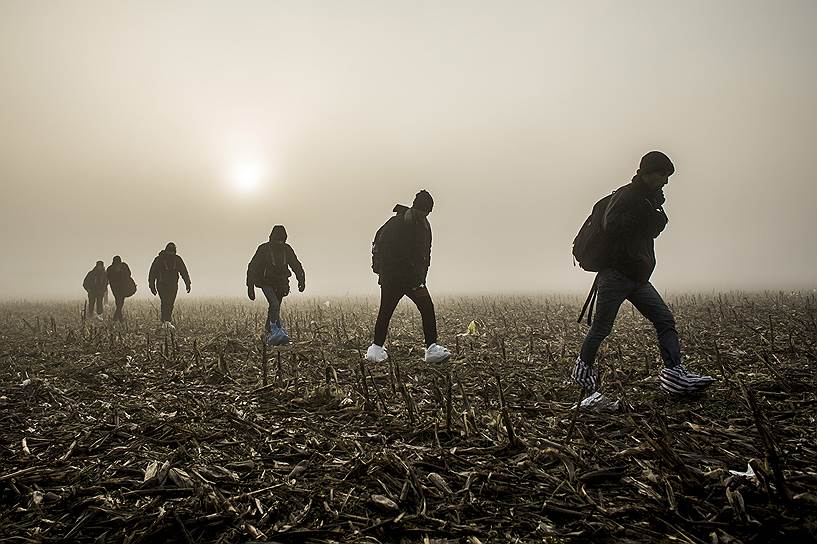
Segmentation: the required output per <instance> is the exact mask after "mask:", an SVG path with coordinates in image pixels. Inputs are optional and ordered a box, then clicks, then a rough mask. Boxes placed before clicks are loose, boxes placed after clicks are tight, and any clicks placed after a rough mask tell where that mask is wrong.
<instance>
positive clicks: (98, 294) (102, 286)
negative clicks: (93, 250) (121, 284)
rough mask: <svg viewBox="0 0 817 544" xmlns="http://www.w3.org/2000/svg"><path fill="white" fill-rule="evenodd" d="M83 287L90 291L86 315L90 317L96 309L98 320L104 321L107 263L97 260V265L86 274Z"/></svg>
mask: <svg viewBox="0 0 817 544" xmlns="http://www.w3.org/2000/svg"><path fill="white" fill-rule="evenodd" d="M82 287H83V288H84V289H85V291H86V292H87V293H88V311H87V312H86V314H85V315H86V316H87V317H88V318H89V319H90V318H91V317H92V316H94V311H96V318H97V320H98V321H102V320H103V319H104V318H103V317H102V312H103V311H104V306H103V304H102V299H103V298H104V297H105V294H106V293H107V292H108V275H107V274H106V273H105V263H103V262H102V261H97V262H96V265H95V266H94V267H93V268H92V269H91V270H90V271H89V272H88V273H87V274H86V275H85V279H84V280H83V282H82Z"/></svg>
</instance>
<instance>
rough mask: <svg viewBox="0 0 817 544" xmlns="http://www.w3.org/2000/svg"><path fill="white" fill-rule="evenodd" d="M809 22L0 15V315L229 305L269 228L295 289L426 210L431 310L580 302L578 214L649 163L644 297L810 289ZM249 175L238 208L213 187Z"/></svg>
mask: <svg viewBox="0 0 817 544" xmlns="http://www.w3.org/2000/svg"><path fill="white" fill-rule="evenodd" d="M815 23H817V2H813V1H802V2H799V1H794V0H787V1H783V2H773V1H767V2H756V1H748V0H737V1H715V2H713V1H710V0H706V1H684V2H677V1H666V2H664V1H616V0H611V1H594V2H590V1H583V2H546V1H532V2H522V1H514V2H500V1H497V2H473V1H467V2H453V1H445V2H436V1H431V2H415V1H406V2H397V1H385V2H375V1H371V2H369V1H366V2H363V1H361V2H353V1H326V2H301V1H296V2H268V1H259V2H249V1H243V2H226V1H225V2H163V1H162V2H149V1H139V2H135V1H134V2H129V3H124V2H108V1H100V2H91V1H71V2H30V1H20V2H17V1H10V0H4V1H3V2H0V184H1V185H0V188H2V193H1V194H2V196H1V197H0V248H1V249H2V259H1V260H0V297H11V298H20V297H38V298H39V297H49V296H61V297H68V296H76V297H82V296H84V292H83V291H82V287H81V283H82V279H83V277H84V275H85V273H86V272H87V271H88V270H89V269H90V268H91V267H92V266H93V264H94V262H95V261H96V260H98V259H102V260H104V261H105V263H106V265H107V264H110V261H111V257H112V256H113V255H115V254H119V255H121V256H122V257H123V259H124V260H125V261H126V262H128V263H129V264H130V266H131V269H132V270H133V272H134V276H135V278H136V281H137V283H138V284H139V287H140V294H142V295H144V294H145V293H147V272H148V268H149V266H150V262H151V260H152V258H153V257H154V256H155V255H156V253H157V252H158V251H159V250H160V249H161V248H163V247H164V245H165V244H166V243H167V242H168V241H170V240H173V241H175V242H176V244H177V245H178V247H179V254H180V255H182V256H183V257H184V259H185V260H186V262H187V265H188V267H189V269H190V273H191V276H192V280H193V294H197V295H219V296H220V295H238V296H244V292H245V288H244V275H245V271H246V265H247V261H248V260H249V258H250V257H251V256H252V254H253V252H254V250H255V248H256V246H257V245H258V244H260V243H262V242H264V241H266V240H267V237H268V235H269V231H270V229H271V228H272V226H273V225H274V224H277V223H282V224H284V225H286V227H287V229H288V231H289V235H290V239H289V241H290V243H291V244H292V246H293V247H294V249H295V251H296V252H297V253H298V255H299V257H300V258H301V261H302V262H303V264H304V266H305V268H306V274H307V288H308V293H312V294H327V295H328V294H344V293H352V294H360V293H376V292H377V282H376V277H375V276H374V275H373V274H372V272H371V269H370V250H371V240H372V237H373V236H374V233H375V231H376V230H377V228H378V227H379V226H380V225H381V224H382V223H383V222H384V221H385V220H386V219H387V218H388V217H389V216H390V215H391V209H392V207H393V205H394V204H395V203H397V202H401V203H404V204H410V203H411V199H412V197H413V195H414V193H415V192H416V191H417V190H419V189H421V188H425V189H428V190H429V191H430V192H431V193H432V195H433V196H434V198H435V200H436V205H435V208H434V212H433V213H432V214H431V216H430V217H429V219H430V221H431V224H432V227H433V229H434V246H433V250H432V252H433V253H432V267H431V271H430V274H429V287H430V289H431V290H432V292H437V293H442V292H541V291H548V292H550V291H564V290H575V291H578V290H585V289H587V288H588V287H589V284H590V283H591V282H592V277H591V275H590V274H588V273H586V272H582V271H581V270H580V269H578V268H574V266H573V262H572V258H571V242H572V240H573V237H574V236H575V234H576V232H577V230H578V228H579V226H580V225H581V223H582V221H583V220H584V218H585V217H586V215H587V214H588V213H589V211H590V208H591V207H592V205H593V203H594V202H595V201H596V200H597V199H598V198H601V197H602V196H604V195H605V194H607V193H609V192H610V191H612V190H613V189H615V188H616V187H618V186H620V185H622V184H624V183H626V182H628V181H629V179H630V178H631V177H632V175H633V173H634V170H635V169H636V167H637V164H638V159H639V158H640V156H641V155H642V154H643V153H645V152H647V151H649V150H651V149H660V150H663V151H665V152H666V153H667V154H668V155H669V156H670V157H671V158H672V159H673V161H674V162H675V165H676V174H675V175H674V176H673V177H672V178H670V185H669V186H668V187H667V188H666V190H665V191H666V194H667V204H666V206H665V208H666V210H667V213H668V215H669V218H670V223H669V225H668V227H667V230H666V231H665V232H664V234H663V235H662V236H661V237H660V238H659V239H658V241H657V253H658V260H659V263H658V268H657V271H656V273H655V275H654V277H653V280H654V283H655V284H656V286H657V287H658V288H659V289H660V290H662V291H680V290H705V291H710V290H713V289H732V288H750V289H755V288H773V289H774V288H813V287H815V280H814V278H815V273H814V271H815V268H817V254H816V253H815V250H814V247H815V243H814V233H815V230H817V229H816V228H817V219H815V213H814V209H815V204H817V198H816V197H817V183H815V182H816V181H817V180H815V174H814V171H815V164H814V163H815V155H816V154H817V149H816V148H817V145H815V141H817V140H816V139H815V130H817V63H815V61H814V53H815V51H817V32H814V28H815ZM254 164H258V165H261V166H262V170H263V173H264V176H263V177H262V180H261V186H260V188H259V190H258V191H257V192H255V193H250V194H241V193H240V192H239V191H237V190H236V189H235V187H234V186H233V183H232V181H233V177H234V174H233V172H234V171H235V169H236V168H242V165H254Z"/></svg>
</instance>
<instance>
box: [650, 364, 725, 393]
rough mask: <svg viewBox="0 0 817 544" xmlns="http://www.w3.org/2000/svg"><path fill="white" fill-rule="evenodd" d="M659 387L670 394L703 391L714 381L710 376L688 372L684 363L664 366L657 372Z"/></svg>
mask: <svg viewBox="0 0 817 544" xmlns="http://www.w3.org/2000/svg"><path fill="white" fill-rule="evenodd" d="M658 382H659V384H660V385H661V389H662V390H664V391H665V392H666V393H670V394H672V395H685V394H688V393H697V392H699V391H703V390H704V389H706V388H707V387H709V386H710V385H712V384H713V383H714V382H715V378H713V377H712V376H706V375H701V374H695V373H694V372H689V371H688V370H687V369H686V368H684V365H678V366H674V367H672V368H664V369H662V370H661V372H660V373H659V374H658Z"/></svg>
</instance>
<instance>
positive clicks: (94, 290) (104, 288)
mask: <svg viewBox="0 0 817 544" xmlns="http://www.w3.org/2000/svg"><path fill="white" fill-rule="evenodd" d="M82 287H83V288H84V289H85V290H86V291H87V292H88V294H89V295H104V294H105V293H107V292H108V275H107V274H106V273H105V269H104V268H97V267H94V268H92V269H91V271H90V272H88V273H87V274H86V275H85V280H83V282H82Z"/></svg>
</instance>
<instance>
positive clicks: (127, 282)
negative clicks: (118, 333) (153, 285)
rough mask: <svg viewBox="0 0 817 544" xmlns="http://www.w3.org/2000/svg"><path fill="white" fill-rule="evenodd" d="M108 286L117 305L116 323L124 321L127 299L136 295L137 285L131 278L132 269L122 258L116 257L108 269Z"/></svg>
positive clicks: (114, 316) (114, 315)
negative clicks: (123, 312)
mask: <svg viewBox="0 0 817 544" xmlns="http://www.w3.org/2000/svg"><path fill="white" fill-rule="evenodd" d="M107 274H108V284H109V285H110V286H111V292H112V293H113V299H114V302H115V303H116V310H115V311H114V314H113V320H114V321H122V319H123V315H122V307H123V306H124V304H125V299H126V298H127V297H129V296H132V295H133V294H134V293H136V283H134V281H133V278H132V277H131V271H130V267H128V263H126V262H123V261H122V257H120V256H119V255H116V256H115V257H114V258H113V262H112V263H111V265H110V266H109V267H108V270H107Z"/></svg>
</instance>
